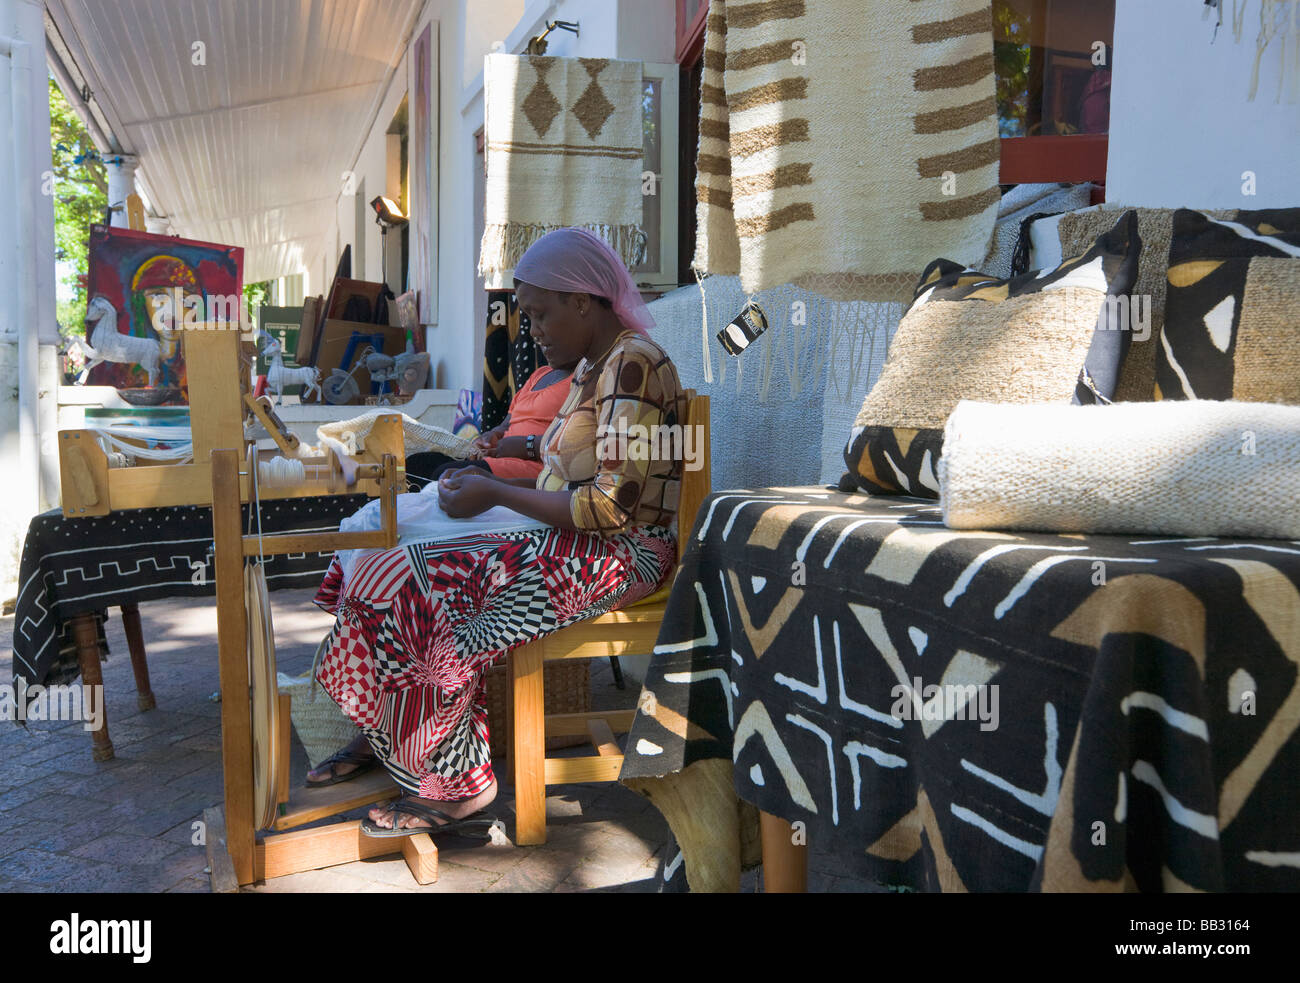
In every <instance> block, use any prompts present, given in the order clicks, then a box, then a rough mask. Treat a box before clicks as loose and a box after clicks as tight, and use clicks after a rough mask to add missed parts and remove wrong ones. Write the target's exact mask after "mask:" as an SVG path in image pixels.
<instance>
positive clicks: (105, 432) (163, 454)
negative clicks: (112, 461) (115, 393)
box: [87, 426, 194, 464]
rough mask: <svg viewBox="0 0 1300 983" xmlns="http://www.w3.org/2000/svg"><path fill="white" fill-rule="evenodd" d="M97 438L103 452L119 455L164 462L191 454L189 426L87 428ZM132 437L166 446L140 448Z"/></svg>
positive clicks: (183, 459) (188, 457)
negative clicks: (132, 441) (166, 444)
mask: <svg viewBox="0 0 1300 983" xmlns="http://www.w3.org/2000/svg"><path fill="white" fill-rule="evenodd" d="M87 429H89V430H91V431H92V432H93V433H94V434H95V435H96V436H97V437H98V438H99V442H100V445H101V446H102V447H103V448H104V451H105V453H107V454H115V453H116V454H122V455H124V456H126V457H128V458H133V459H143V460H147V461H164V462H166V463H168V464H184V463H186V462H187V461H189V460H191V459H192V458H193V457H194V445H193V442H192V440H191V437H190V428H189V427H133V426H123V427H88V428H87ZM127 437H129V438H131V439H132V440H145V441H160V442H166V443H169V444H171V445H172V446H170V447H140V446H139V445H137V444H134V443H131V442H130V441H128V440H126V439H124V438H127Z"/></svg>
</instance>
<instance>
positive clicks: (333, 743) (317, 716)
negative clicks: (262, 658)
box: [277, 672, 361, 768]
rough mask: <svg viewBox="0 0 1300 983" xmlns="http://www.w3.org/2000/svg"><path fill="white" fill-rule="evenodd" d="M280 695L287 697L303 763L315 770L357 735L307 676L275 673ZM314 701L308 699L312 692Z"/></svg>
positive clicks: (319, 688) (320, 687)
mask: <svg viewBox="0 0 1300 983" xmlns="http://www.w3.org/2000/svg"><path fill="white" fill-rule="evenodd" d="M278 677H279V678H278V680H277V682H278V684H279V690H280V692H281V693H287V694H288V695H289V701H290V703H289V716H290V717H291V718H292V719H293V729H294V730H295V731H297V733H298V740H300V741H302V746H303V749H304V750H305V751H306V752H307V760H308V761H310V762H311V766H312V767H313V768H315V767H316V766H318V765H319V764H320V763H321V762H322V761H324V760H325V759H326V758H328V757H329V756H330V755H331V754H333V753H334V752H335V751H337V750H338V749H339V748H341V747H346V746H347V745H348V743H349V742H351V740H352V739H353V738H354V737H356V736H357V734H359V733H361V732H360V730H359V729H358V728H357V725H356V724H354V723H353V722H352V721H351V720H349V719H348V718H347V717H345V716H344V715H343V711H342V710H340V709H339V708H338V706H337V705H336V704H335V702H334V701H333V700H332V699H330V697H329V694H328V693H326V692H325V689H324V687H322V686H321V684H320V683H315V684H313V681H312V678H311V673H310V672H308V673H307V674H305V675H302V676H287V675H285V674H284V673H279V674H278ZM313 688H314V689H315V690H316V698H315V699H314V700H313V699H312V689H313Z"/></svg>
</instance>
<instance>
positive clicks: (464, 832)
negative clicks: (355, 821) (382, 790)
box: [361, 795, 497, 840]
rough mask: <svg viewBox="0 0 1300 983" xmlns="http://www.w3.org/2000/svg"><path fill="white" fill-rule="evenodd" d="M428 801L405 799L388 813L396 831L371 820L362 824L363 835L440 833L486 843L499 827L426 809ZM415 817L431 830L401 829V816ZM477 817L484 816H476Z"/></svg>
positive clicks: (485, 818) (410, 797) (390, 807)
mask: <svg viewBox="0 0 1300 983" xmlns="http://www.w3.org/2000/svg"><path fill="white" fill-rule="evenodd" d="M426 801H427V800H425V799H420V798H418V797H417V796H414V795H404V796H402V797H401V798H400V799H397V800H395V801H393V802H392V803H390V804H389V806H388V809H389V811H391V812H392V814H393V827H392V828H391V829H388V828H385V827H383V826H376V825H375V824H374V822H373V821H372V820H370V819H363V820H362V821H361V832H363V833H365V834H366V836H374V837H379V836H414V835H415V834H416V833H429V834H430V835H436V834H438V833H456V834H458V835H460V836H468V837H473V838H475V839H482V840H487V839H491V837H492V827H493V826H494V825H496V822H497V820H495V819H489V818H487V817H483V818H481V819H475V818H473V816H467V817H466V818H464V819H453V818H452V817H451V816H449V815H447V814H446V813H445V812H443V811H441V810H440V809H435V808H433V807H432V806H429V805H425V802H426ZM404 815H406V816H414V817H415V818H417V819H424V820H426V821H428V822H429V823H430V824H431V825H429V826H408V827H406V828H402V827H400V826H398V823H399V822H401V817H402V816H404ZM474 815H475V816H478V815H481V813H478V812H476V813H474Z"/></svg>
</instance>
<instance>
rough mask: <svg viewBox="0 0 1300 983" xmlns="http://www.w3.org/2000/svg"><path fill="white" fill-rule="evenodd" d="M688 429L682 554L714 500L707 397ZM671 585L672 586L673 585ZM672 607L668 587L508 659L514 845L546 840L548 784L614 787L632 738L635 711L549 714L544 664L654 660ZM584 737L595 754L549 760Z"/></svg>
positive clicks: (693, 411)
mask: <svg viewBox="0 0 1300 983" xmlns="http://www.w3.org/2000/svg"><path fill="white" fill-rule="evenodd" d="M686 397H687V410H686V420H685V424H686V426H687V427H692V428H695V427H698V428H699V429H698V430H695V431H694V432H695V433H698V434H700V435H701V438H702V439H701V442H700V447H699V453H700V460H701V462H702V467H701V468H700V469H699V470H696V471H686V470H684V471H683V474H682V485H681V498H680V500H679V507H678V512H677V555H678V557H679V558H680V557H681V556H682V555H683V554H684V552H685V548H686V541H687V538H688V537H689V536H690V533H691V526H692V525H693V523H694V519H695V513H696V512H697V511H699V507H700V504H701V503H702V502H703V501H704V498H705V497H706V496H707V495H708V494H709V485H710V465H711V458H710V445H709V440H710V432H709V397H708V396H699V395H696V393H695V392H694V391H693V390H687V391H686ZM670 583H671V580H670ZM667 606H668V587H664V588H662V589H661V590H659V591H658V592H656V593H655V594H653V595H651V596H650V597H647V598H645V599H644V600H642V601H640V602H638V603H636V604H633V605H631V606H630V607H628V608H625V609H623V610H621V611H612V612H610V613H609V614H603V615H600V616H599V617H596V618H592V619H590V620H588V621H581V622H579V623H577V624H574V625H570V626H569V627H567V628H562V629H560V630H559V631H557V632H554V633H552V634H550V635H547V636H545V637H544V638H539V639H537V640H536V641H533V642H529V643H528V644H526V645H522V646H520V647H519V648H517V649H515V650H514V651H513V652H511V653H510V656H509V667H510V673H509V676H510V720H509V725H510V738H509V740H508V741H507V746H508V747H509V748H510V763H509V766H508V769H509V770H512V771H513V773H514V785H515V842H516V843H517V844H519V845H520V846H534V845H537V844H541V843H545V842H546V786H548V785H567V784H571V783H574V782H613V781H617V780H618V773H619V770H620V769H621V768H622V766H623V752H622V750H621V749H620V748H619V745H618V742H617V741H616V740H615V738H614V735H615V734H616V733H623V734H625V733H627V731H628V729H629V728H630V727H631V725H632V718H633V717H634V716H635V715H636V711H635V710H607V711H594V712H591V713H564V714H552V715H550V716H547V715H546V713H545V710H544V707H545V700H544V697H545V693H544V688H543V681H542V679H543V671H542V669H543V666H544V665H545V663H547V662H552V661H555V660H557V659H599V658H602V657H605V656H609V657H611V658H612V657H615V656H620V655H648V654H650V653H652V652H653V651H654V647H655V640H656V639H657V638H658V637H659V626H660V625H661V624H662V623H663V620H664V613H665V611H666V610H667ZM558 735H569V736H572V735H586V736H587V737H589V738H590V739H591V743H592V745H593V746H594V747H595V749H596V751H597V753H596V754H595V755H588V756H585V757H571V758H548V757H546V738H547V737H548V736H558Z"/></svg>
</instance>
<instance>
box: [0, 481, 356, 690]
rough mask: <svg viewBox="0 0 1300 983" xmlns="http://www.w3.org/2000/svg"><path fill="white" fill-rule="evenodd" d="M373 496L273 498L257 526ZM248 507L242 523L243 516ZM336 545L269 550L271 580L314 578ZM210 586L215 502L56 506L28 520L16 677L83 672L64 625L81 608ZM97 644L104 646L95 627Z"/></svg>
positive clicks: (309, 582) (286, 582)
mask: <svg viewBox="0 0 1300 983" xmlns="http://www.w3.org/2000/svg"><path fill="white" fill-rule="evenodd" d="M367 501H369V499H368V498H367V497H366V496H365V495H339V496H321V497H318V498H295V499H278V500H275V501H270V502H264V503H263V504H262V531H263V532H264V533H267V534H270V533H276V532H326V531H329V530H333V529H337V528H338V526H339V522H340V521H342V520H343V519H344V518H346V517H347V516H350V515H352V514H353V513H354V512H356V511H357V509H359V508H361V506H363V505H364V504H365V503H366V502H367ZM248 518H249V516H248V507H247V506H245V507H244V528H245V529H248V530H249V531H250V532H255V531H256V526H252V527H250V526H249V524H248ZM333 555H334V554H333V553H332V552H330V553H298V554H291V555H287V556H274V557H268V558H267V562H266V580H267V586H268V587H269V588H270V589H271V590H276V589H280V588H304V587H319V586H320V582H321V579H322V577H324V575H325V571H326V570H327V569H328V568H329V563H330V560H331V558H332V557H333ZM215 591H216V578H215V573H214V568H213V554H212V510H211V509H210V508H208V507H207V506H198V505H183V506H176V507H172V508H157V509H130V510H127V511H122V512H114V513H112V514H111V515H107V516H102V517H95V518H77V519H67V518H64V516H63V513H62V512H59V511H57V510H55V511H50V512H45V513H43V514H41V515H38V516H36V517H35V518H34V519H32V521H31V524H30V525H29V526H28V527H27V539H26V542H25V543H24V544H23V555H22V560H21V561H20V564H19V574H18V598H17V600H16V602H15V607H14V662H13V672H14V682H15V684H17V682H18V679H19V678H20V677H21V678H24V679H25V680H26V681H27V684H28V685H32V684H36V683H39V684H42V685H55V684H59V683H69V682H72V681H73V680H74V679H76V678H77V676H78V675H79V674H80V668H79V666H78V664H77V654H76V646H75V645H74V644H73V641H72V638H71V632H70V630H69V624H70V621H71V619H72V618H73V617H74V616H75V615H78V614H85V613H87V612H96V613H99V612H105V611H106V610H107V609H108V608H109V607H121V606H122V605H124V604H138V603H140V602H141V601H152V600H157V599H159V598H164V597H209V596H212V595H213V594H214V593H215ZM100 647H101V650H102V651H103V652H104V654H105V655H107V645H106V644H105V642H104V640H103V634H102V626H101V635H100Z"/></svg>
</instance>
